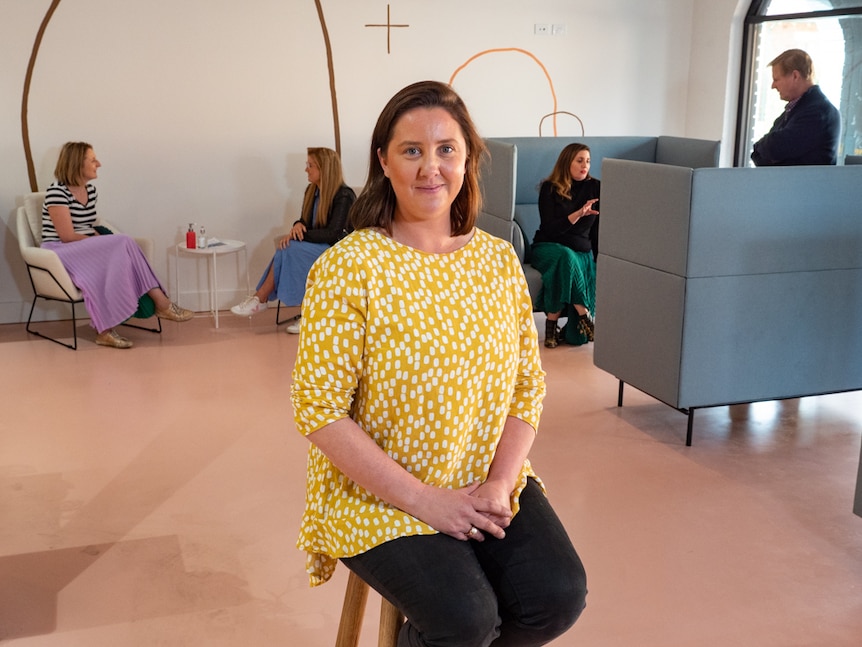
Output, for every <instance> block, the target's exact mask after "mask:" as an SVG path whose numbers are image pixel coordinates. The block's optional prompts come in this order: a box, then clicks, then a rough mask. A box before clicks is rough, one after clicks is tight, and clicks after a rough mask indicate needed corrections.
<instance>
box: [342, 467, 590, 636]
mask: <svg viewBox="0 0 862 647" xmlns="http://www.w3.org/2000/svg"><path fill="white" fill-rule="evenodd" d="M520 503H521V508H520V510H519V512H518V514H517V515H515V518H514V519H513V520H512V523H511V524H510V525H509V527H508V528H507V529H506V537H505V539H495V538H493V537H489V536H487V535H486V537H485V541H483V542H476V541H466V542H465V541H459V540H457V539H454V538H452V537H449V536H448V535H444V534H442V533H440V534H436V535H425V536H415V537H402V538H400V539H395V540H393V541H389V542H386V543H384V544H381V545H380V546H377V547H375V548H372V549H371V550H369V551H367V552H365V553H363V554H361V555H357V556H355V557H348V558H344V559H342V562H343V563H344V564H345V565H346V566H347V567H348V568H349V569H350V570H352V571H354V572H355V573H356V574H357V575H359V577H361V578H362V579H363V580H365V581H366V582H368V584H370V585H371V587H372V588H374V589H375V590H377V591H378V592H379V593H380V594H381V595H382V596H384V597H385V598H386V599H387V600H389V601H390V602H392V604H394V605H395V606H396V607H397V608H398V609H400V610H401V612H402V613H403V614H404V615H405V616H406V617H407V623H406V624H405V625H404V627H403V628H402V629H401V633H400V634H399V637H398V647H431V646H434V647H443V646H446V647H488V645H493V646H494V647H509V646H516V645H517V646H518V647H532V646H533V645H544V644H546V643H548V642H550V641H551V640H553V639H554V638H556V637H557V636H559V635H561V634H562V633H564V632H565V631H566V630H567V629H569V628H570V627H571V626H572V625H573V624H574V623H575V621H576V620H577V619H578V616H580V615H581V611H583V609H584V606H585V604H586V601H585V598H586V594H587V587H586V574H585V572H584V567H583V565H582V564H581V560H580V558H579V557H578V554H577V553H576V552H575V549H574V547H573V546H572V542H571V541H570V540H569V537H568V535H567V534H566V531H565V529H564V528H563V525H562V524H561V523H560V520H559V519H558V518H557V515H556V513H555V512H554V510H553V508H551V505H550V503H549V502H548V500H547V498H546V497H545V495H544V493H543V492H542V490H541V488H539V486H538V485H537V484H536V483H535V481H533V480H532V479H530V480H528V482H527V487H526V488H525V489H524V491H523V492H522V494H521V497H520Z"/></svg>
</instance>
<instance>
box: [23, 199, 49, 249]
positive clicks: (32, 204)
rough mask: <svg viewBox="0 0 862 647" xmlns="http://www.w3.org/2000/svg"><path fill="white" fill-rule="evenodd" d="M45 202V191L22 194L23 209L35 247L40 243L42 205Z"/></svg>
mask: <svg viewBox="0 0 862 647" xmlns="http://www.w3.org/2000/svg"><path fill="white" fill-rule="evenodd" d="M44 203H45V192H44V191H40V192H37V193H28V194H27V195H25V196H24V211H25V212H26V213H27V221H28V222H29V223H30V233H32V234H33V242H34V243H35V246H36V247H39V245H41V244H42V205H43V204H44Z"/></svg>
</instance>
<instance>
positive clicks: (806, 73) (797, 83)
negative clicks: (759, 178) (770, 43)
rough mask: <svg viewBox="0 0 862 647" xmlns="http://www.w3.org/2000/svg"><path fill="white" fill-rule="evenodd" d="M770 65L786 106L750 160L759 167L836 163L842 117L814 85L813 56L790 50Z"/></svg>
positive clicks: (759, 142)
mask: <svg viewBox="0 0 862 647" xmlns="http://www.w3.org/2000/svg"><path fill="white" fill-rule="evenodd" d="M769 65H770V67H772V87H773V88H774V89H775V90H778V95H779V96H780V97H781V99H782V100H783V101H787V106H786V107H785V109H784V113H782V115H781V116H780V117H779V118H778V119H776V120H775V123H774V124H773V125H772V128H771V129H770V131H769V132H768V133H766V134H765V135H764V136H763V137H762V138H761V139H760V140H759V141H758V142H756V143H755V144H754V151H753V152H752V153H751V160H752V161H753V162H754V163H755V165H757V166H793V165H804V164H836V163H837V161H838V137H839V135H840V133H841V116H840V115H839V113H838V110H837V109H836V108H835V106H833V105H832V104H831V103H830V102H829V99H827V98H826V96H825V95H824V94H823V92H822V91H821V90H820V86H819V85H816V84H815V83H814V80H813V74H814V66H813V64H812V63H811V57H810V56H808V54H806V53H805V52H803V51H802V50H801V49H789V50H787V51H786V52H783V53H782V54H779V55H778V56H776V57H775V59H774V60H773V61H772V62H771V63H770V64H769Z"/></svg>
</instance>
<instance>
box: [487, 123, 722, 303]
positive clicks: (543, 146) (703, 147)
mask: <svg viewBox="0 0 862 647" xmlns="http://www.w3.org/2000/svg"><path fill="white" fill-rule="evenodd" d="M575 141H577V142H582V143H584V144H586V145H587V146H589V147H590V157H591V159H592V168H591V170H590V173H591V174H592V175H593V177H596V178H599V179H602V168H603V160H605V159H607V158H621V159H628V160H639V161H644V162H657V163H659V164H675V165H680V166H688V167H695V168H696V167H701V166H717V165H718V152H719V142H715V141H707V140H701V139H688V138H683V137H506V138H490V139H486V140H485V144H486V145H487V146H488V152H489V154H490V158H489V159H488V160H487V163H486V164H485V165H484V166H483V169H482V193H483V198H484V206H483V210H482V213H480V214H479V219H478V223H477V224H478V226H479V227H480V228H482V229H484V230H485V231H488V232H490V233H492V234H494V235H495V236H499V237H500V238H503V239H504V240H509V241H511V242H512V244H513V245H514V246H515V250H516V251H517V252H518V255H519V256H520V258H521V261H522V262H523V263H524V274H525V275H526V277H527V283H528V284H529V286H530V294H531V295H532V296H533V299H534V300H535V298H536V295H537V294H538V292H539V290H540V289H541V285H542V277H541V276H540V275H539V273H538V272H537V271H536V270H535V269H533V268H532V267H530V265H529V261H530V242H531V241H532V240H533V235H534V234H535V233H536V230H537V229H538V228H539V206H538V200H539V185H540V184H541V182H542V180H543V179H544V178H546V177H547V176H548V175H550V174H551V171H552V170H553V168H554V163H555V162H556V161H557V157H558V156H559V154H560V151H562V150H563V148H564V147H565V146H566V145H567V144H570V143H572V142H575ZM603 191H604V188H603ZM601 210H602V206H601V203H600V204H599V211H601ZM599 246H601V242H600V243H599Z"/></svg>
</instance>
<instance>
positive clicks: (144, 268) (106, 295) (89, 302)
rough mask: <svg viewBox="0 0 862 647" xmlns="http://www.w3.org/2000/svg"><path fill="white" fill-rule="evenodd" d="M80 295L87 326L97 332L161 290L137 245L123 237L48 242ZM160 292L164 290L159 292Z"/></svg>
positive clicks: (160, 285) (114, 323)
mask: <svg viewBox="0 0 862 647" xmlns="http://www.w3.org/2000/svg"><path fill="white" fill-rule="evenodd" d="M42 247H44V248H45V249H50V250H52V251H54V252H56V254H57V256H59V257H60V262H62V263H63V267H65V268H66V271H67V272H68V273H69V276H70V277H71V278H72V282H73V283H74V284H75V285H77V286H78V289H79V290H81V293H82V294H83V295H84V305H85V306H86V308H87V312H88V313H89V314H90V323H91V325H92V326H93V328H95V329H96V330H97V331H98V332H103V331H105V330H108V329H109V328H113V327H114V326H117V325H119V324H121V323H123V322H124V321H125V320H126V319H128V318H129V317H131V316H132V315H133V314H134V313H135V311H136V310H137V309H138V299H139V298H140V297H142V296H143V295H144V294H146V293H147V292H149V291H150V290H152V289H153V288H162V284H161V283H159V279H158V278H157V277H156V275H155V273H154V272H153V269H152V268H151V267H150V264H149V263H148V262H147V258H146V256H144V253H143V252H142V251H141V248H140V247H139V246H138V243H136V242H135V240H134V239H133V238H131V237H130V236H126V235H125V234H113V235H111V236H93V237H91V238H87V239H85V240H76V241H75V242H72V243H61V242H59V241H49V242H46V243H42ZM162 291H164V288H162Z"/></svg>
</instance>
